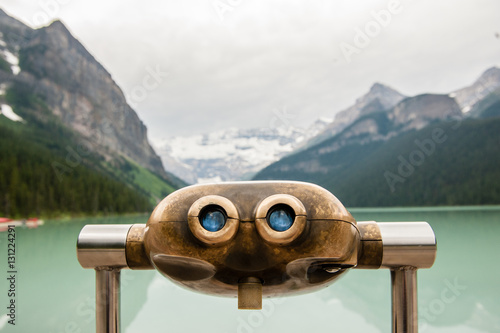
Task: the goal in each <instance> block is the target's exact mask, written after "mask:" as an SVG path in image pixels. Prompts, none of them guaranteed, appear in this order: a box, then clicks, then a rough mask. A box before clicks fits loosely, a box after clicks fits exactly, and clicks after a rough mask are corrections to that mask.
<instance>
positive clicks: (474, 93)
mask: <svg viewBox="0 0 500 333" xmlns="http://www.w3.org/2000/svg"><path fill="white" fill-rule="evenodd" d="M499 87H500V68H497V67H492V68H490V69H488V70H486V71H485V72H484V73H483V74H482V75H481V76H480V77H479V78H478V79H477V80H476V81H475V82H474V83H473V84H471V85H470V86H468V87H465V88H462V89H459V90H456V91H454V92H452V93H451V94H450V95H449V96H450V97H452V98H455V100H456V101H457V103H458V105H460V108H461V109H462V112H464V113H467V112H469V111H470V110H471V108H472V107H473V106H474V104H476V103H477V102H478V101H480V100H481V99H483V98H484V97H486V96H487V95H488V94H490V93H491V92H493V91H494V90H495V89H497V88H499Z"/></svg>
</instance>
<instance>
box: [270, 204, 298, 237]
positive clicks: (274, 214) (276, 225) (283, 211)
mask: <svg viewBox="0 0 500 333" xmlns="http://www.w3.org/2000/svg"><path fill="white" fill-rule="evenodd" d="M294 219H295V216H294V214H293V213H292V212H291V209H290V208H288V207H285V206H278V207H276V208H273V209H272V210H271V212H270V214H269V215H268V218H267V221H268V223H269V226H270V227H271V228H272V229H273V230H275V231H286V230H288V229H290V227H291V226H292V224H293V220H294Z"/></svg>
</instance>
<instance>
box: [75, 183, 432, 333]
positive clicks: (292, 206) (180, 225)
mask: <svg viewBox="0 0 500 333" xmlns="http://www.w3.org/2000/svg"><path fill="white" fill-rule="evenodd" d="M77 255H78V260H79V262H80V264H81V265H82V266H83V267H84V268H93V269H95V270H96V324H97V332H98V333H102V332H118V331H119V306H120V300H119V292H120V291H119V287H120V270H121V269H124V268H129V269H157V270H158V271H159V272H160V273H161V274H163V275H164V276H166V277H167V278H169V279H170V280H172V281H173V282H175V283H177V284H180V285H181V286H184V287H186V288H188V289H192V290H194V291H197V292H202V293H206V294H211V295H216V296H227V297H237V298H238V307H239V308H240V309H260V308H261V304H262V297H275V296H285V295H292V294H300V293H306V292H311V291H314V290H317V289H320V288H323V287H325V286H327V285H329V284H331V283H332V282H334V281H335V280H336V279H337V278H339V277H340V276H341V275H343V274H345V273H346V272H347V271H348V270H350V269H379V268H386V269H389V270H390V271H391V281H392V324H393V332H398V333H401V332H417V329H418V325H417V293H416V288H417V281H416V278H417V275H416V272H417V269H420V268H430V267H431V266H432V265H433V263H434V259H435V257H436V238H435V236H434V232H433V231H432V229H431V227H430V226H429V224H427V223H426V222H391V223H377V222H374V221H370V222H356V221H355V220H354V218H353V217H352V216H351V214H350V213H349V212H348V211H347V210H346V208H345V207H344V206H343V205H342V204H341V203H340V201H339V200H338V199H337V198H336V197H335V196H334V195H332V194H331V193H330V192H328V191H327V190H325V189H323V188H321V187H319V186H316V185H313V184H308V183H301V182H234V183H222V184H207V185H194V186H190V187H186V188H183V189H181V190H178V191H176V192H174V193H172V194H170V195H169V196H167V197H166V198H165V199H164V200H163V201H161V202H160V203H159V204H158V206H157V207H156V208H155V210H154V211H153V213H152V214H151V217H150V218H149V220H148V222H147V224H134V225H87V226H85V227H84V228H83V229H82V231H81V233H80V235H79V237H78V242H77Z"/></svg>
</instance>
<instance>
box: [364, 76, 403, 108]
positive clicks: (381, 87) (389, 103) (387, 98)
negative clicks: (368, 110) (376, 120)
mask: <svg viewBox="0 0 500 333" xmlns="http://www.w3.org/2000/svg"><path fill="white" fill-rule="evenodd" d="M405 97H406V96H405V95H403V94H401V93H399V92H398V91H396V90H394V89H392V88H391V87H389V86H387V85H385V84H382V83H379V82H376V83H374V84H373V85H372V86H371V88H370V90H369V91H368V92H367V93H366V94H364V95H363V96H361V97H360V98H358V99H357V100H356V104H355V105H354V106H357V108H358V109H362V108H363V107H365V106H366V105H368V104H370V103H371V102H373V101H374V100H376V99H378V100H379V102H380V104H381V105H382V106H383V107H384V108H391V107H393V106H394V105H396V104H397V103H398V102H399V101H401V100H402V99H403V98H405Z"/></svg>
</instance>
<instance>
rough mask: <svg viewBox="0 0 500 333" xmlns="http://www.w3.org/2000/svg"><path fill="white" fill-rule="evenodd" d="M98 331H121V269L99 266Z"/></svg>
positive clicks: (96, 296) (106, 332)
mask: <svg viewBox="0 0 500 333" xmlns="http://www.w3.org/2000/svg"><path fill="white" fill-rule="evenodd" d="M95 272H96V279H95V281H96V294H95V302H96V317H95V320H96V333H119V332H120V269H119V268H97V269H96V270H95Z"/></svg>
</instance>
